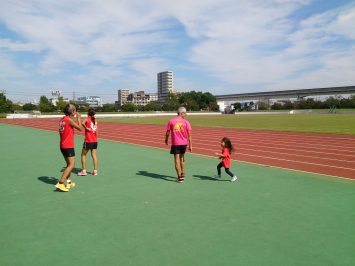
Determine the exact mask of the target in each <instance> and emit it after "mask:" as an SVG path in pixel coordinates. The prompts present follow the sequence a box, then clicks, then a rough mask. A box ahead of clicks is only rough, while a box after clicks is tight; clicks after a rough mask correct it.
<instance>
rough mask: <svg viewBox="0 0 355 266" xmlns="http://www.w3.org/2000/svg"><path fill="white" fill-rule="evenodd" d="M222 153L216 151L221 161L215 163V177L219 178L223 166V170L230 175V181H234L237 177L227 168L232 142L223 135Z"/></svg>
mask: <svg viewBox="0 0 355 266" xmlns="http://www.w3.org/2000/svg"><path fill="white" fill-rule="evenodd" d="M221 147H222V153H216V155H217V156H218V158H219V159H220V160H221V162H220V163H219V164H218V165H217V172H218V175H217V176H216V177H218V178H221V168H222V167H224V170H225V172H226V173H227V174H228V175H229V176H230V177H231V181H232V182H234V181H236V180H237V179H238V178H237V176H236V175H234V174H233V173H232V172H231V171H229V168H230V166H231V153H232V151H233V145H232V142H231V141H230V140H229V139H228V138H226V137H224V138H223V139H222V140H221Z"/></svg>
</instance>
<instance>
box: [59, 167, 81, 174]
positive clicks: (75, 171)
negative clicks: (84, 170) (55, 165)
mask: <svg viewBox="0 0 355 266" xmlns="http://www.w3.org/2000/svg"><path fill="white" fill-rule="evenodd" d="M65 168H67V167H66V166H63V168H62V170H60V171H61V172H64V170H65ZM80 171H81V168H76V167H74V168H73V170H71V172H72V173H73V174H76V175H77V174H78V173H79V172H80Z"/></svg>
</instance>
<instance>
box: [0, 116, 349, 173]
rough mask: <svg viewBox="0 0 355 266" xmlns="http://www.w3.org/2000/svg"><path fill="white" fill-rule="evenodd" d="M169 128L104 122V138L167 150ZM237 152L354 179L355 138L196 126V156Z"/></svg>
mask: <svg viewBox="0 0 355 266" xmlns="http://www.w3.org/2000/svg"><path fill="white" fill-rule="evenodd" d="M58 120H59V119H14V120H10V119H0V123H6V124H12V125H18V126H25V127H32V128H38V129H43V130H49V131H57V130H58ZM79 134H82V133H79ZM164 135H165V127H164V126H157V125H136V124H120V123H104V122H100V125H99V138H100V139H107V140H113V141H118V142H126V143H132V144H138V145H144V146H149V147H158V148H163V149H168V146H166V145H165V144H164ZM224 136H226V137H229V138H230V139H231V140H232V143H233V145H234V146H235V148H236V152H235V153H234V154H233V155H232V159H234V160H238V161H244V162H250V163H256V164H262V165H269V166H276V167H281V168H287V169H293V170H298V171H305V172H311V173H318V174H325V175H331V176H335V177H341V178H348V179H354V180H355V136H353V135H335V134H312V133H294V132H275V131H256V130H240V129H226V128H202V127H193V131H192V143H193V153H196V154H202V155H209V156H215V155H214V153H215V152H220V146H219V143H220V139H221V138H222V137H224Z"/></svg>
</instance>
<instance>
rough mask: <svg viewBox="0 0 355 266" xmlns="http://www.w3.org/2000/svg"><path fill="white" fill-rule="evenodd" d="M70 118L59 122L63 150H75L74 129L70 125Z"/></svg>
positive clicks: (64, 118)
mask: <svg viewBox="0 0 355 266" xmlns="http://www.w3.org/2000/svg"><path fill="white" fill-rule="evenodd" d="M69 119H70V118H69V116H63V118H62V119H61V120H60V121H59V135H60V147H61V148H62V149H69V148H74V128H73V127H72V126H71V125H69Z"/></svg>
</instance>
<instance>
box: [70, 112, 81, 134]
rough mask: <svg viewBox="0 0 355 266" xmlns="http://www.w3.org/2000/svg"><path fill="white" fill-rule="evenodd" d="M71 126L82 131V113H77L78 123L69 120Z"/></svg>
mask: <svg viewBox="0 0 355 266" xmlns="http://www.w3.org/2000/svg"><path fill="white" fill-rule="evenodd" d="M69 125H71V126H72V127H73V128H75V129H77V130H79V131H81V129H82V124H81V115H80V113H78V112H77V113H76V121H74V120H73V119H71V118H70V119H69Z"/></svg>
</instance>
